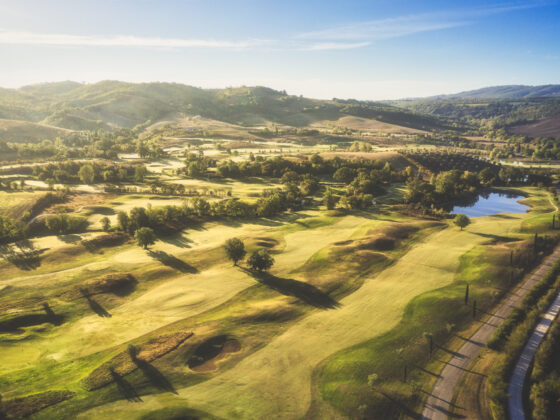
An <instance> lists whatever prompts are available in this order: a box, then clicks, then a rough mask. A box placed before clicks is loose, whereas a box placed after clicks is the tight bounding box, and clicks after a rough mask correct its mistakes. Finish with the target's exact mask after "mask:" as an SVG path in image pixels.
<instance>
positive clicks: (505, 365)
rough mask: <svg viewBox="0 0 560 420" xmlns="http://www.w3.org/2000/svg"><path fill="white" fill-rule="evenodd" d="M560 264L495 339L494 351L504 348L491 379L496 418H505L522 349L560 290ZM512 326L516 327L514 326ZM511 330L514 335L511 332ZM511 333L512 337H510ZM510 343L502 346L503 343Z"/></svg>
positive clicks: (490, 386) (546, 276) (490, 393)
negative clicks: (511, 382)
mask: <svg viewBox="0 0 560 420" xmlns="http://www.w3.org/2000/svg"><path fill="white" fill-rule="evenodd" d="M559 273H560V262H557V263H555V264H554V266H553V267H552V268H551V269H550V270H549V271H548V272H547V274H546V275H545V277H544V278H543V279H542V280H541V281H540V282H539V283H537V284H536V285H535V287H534V288H533V289H532V290H531V291H530V292H529V293H528V294H527V296H525V298H524V299H523V302H522V304H521V307H520V308H519V309H520V311H518V312H516V313H515V314H513V316H512V318H511V320H509V319H508V321H506V322H505V323H504V324H502V325H506V324H507V327H504V328H503V329H502V330H500V329H498V330H497V331H496V333H495V337H496V338H494V337H493V342H494V343H493V347H494V348H504V349H505V350H504V351H501V352H500V353H499V355H498V356H497V357H496V359H495V363H494V366H493V368H492V370H491V371H490V374H489V376H488V395H489V398H490V410H491V412H492V415H493V417H494V418H495V419H497V420H501V419H505V418H506V413H507V408H506V407H507V400H508V393H507V388H508V382H509V379H510V376H511V373H512V371H513V369H514V367H515V364H516V363H517V359H518V358H519V356H520V354H521V352H522V351H523V347H524V346H525V343H526V342H527V340H528V338H529V337H530V335H531V333H532V332H533V329H534V327H535V325H536V324H537V323H538V321H539V319H540V316H541V314H542V312H543V311H544V310H545V309H546V308H548V306H550V304H551V303H552V301H553V300H554V298H555V297H556V295H557V293H558V291H559V290H560V277H559V276H558V274H559ZM512 324H514V325H513V326H512ZM509 331H511V332H509ZM508 332H509V334H507V333H508ZM506 339H507V341H506V342H505V343H504V344H503V345H502V346H501V347H500V346H499V344H500V342H501V341H503V340H506Z"/></svg>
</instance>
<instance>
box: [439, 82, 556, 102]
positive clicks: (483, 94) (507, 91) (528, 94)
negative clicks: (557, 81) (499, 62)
mask: <svg viewBox="0 0 560 420" xmlns="http://www.w3.org/2000/svg"><path fill="white" fill-rule="evenodd" d="M549 96H556V97H558V96H560V85H541V86H527V85H504V86H489V87H485V88H481V89H476V90H469V91H465V92H459V93H455V94H451V95H441V96H437V97H435V98H448V99H473V98H474V99H514V98H543V97H549Z"/></svg>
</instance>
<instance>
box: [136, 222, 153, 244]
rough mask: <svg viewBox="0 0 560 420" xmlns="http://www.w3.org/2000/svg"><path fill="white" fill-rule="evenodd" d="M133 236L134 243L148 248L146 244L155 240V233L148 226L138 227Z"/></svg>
mask: <svg viewBox="0 0 560 420" xmlns="http://www.w3.org/2000/svg"><path fill="white" fill-rule="evenodd" d="M134 237H135V238H136V243H137V244H138V245H139V246H141V247H144V249H148V246H149V245H152V244H154V242H155V241H156V235H155V233H154V231H153V230H152V229H151V228H149V227H142V228H140V229H138V230H137V231H136V234H135V235H134Z"/></svg>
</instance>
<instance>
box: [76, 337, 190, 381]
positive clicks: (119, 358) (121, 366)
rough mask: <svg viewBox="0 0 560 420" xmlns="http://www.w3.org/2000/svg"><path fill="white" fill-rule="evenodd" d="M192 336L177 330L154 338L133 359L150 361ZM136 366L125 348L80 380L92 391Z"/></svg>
mask: <svg viewBox="0 0 560 420" xmlns="http://www.w3.org/2000/svg"><path fill="white" fill-rule="evenodd" d="M192 336H193V333H192V332H191V331H179V332H176V333H175V334H169V335H164V336H161V337H158V338H154V339H152V340H150V341H148V342H147V343H145V344H144V345H142V347H141V348H140V350H139V352H138V353H137V354H136V356H135V359H136V360H139V361H142V362H144V363H150V362H152V361H154V360H156V359H158V358H160V357H162V356H163V355H165V354H167V353H169V352H170V351H172V350H175V349H176V348H177V347H179V346H180V345H181V344H183V343H184V342H185V341H186V340H187V339H189V338H190V337H192ZM137 367H138V366H137V363H135V360H133V358H132V357H131V355H130V352H129V351H126V350H125V351H122V352H121V353H119V354H117V355H116V356H115V357H113V358H112V359H111V360H109V361H108V362H106V363H104V364H103V365H101V366H99V367H98V368H97V369H95V370H94V371H93V372H91V373H90V374H89V376H88V377H87V378H85V379H84V380H83V381H82V384H83V386H84V388H85V389H87V390H88V391H93V390H95V389H99V388H101V387H104V386H105V385H108V384H110V383H111V382H113V381H114V380H115V376H119V377H123V376H125V375H128V374H129V373H131V372H133V371H135V370H136V369H137Z"/></svg>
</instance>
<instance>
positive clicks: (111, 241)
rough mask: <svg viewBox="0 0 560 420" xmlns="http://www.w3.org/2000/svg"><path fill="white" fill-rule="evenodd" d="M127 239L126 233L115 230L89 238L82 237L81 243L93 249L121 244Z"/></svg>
mask: <svg viewBox="0 0 560 420" xmlns="http://www.w3.org/2000/svg"><path fill="white" fill-rule="evenodd" d="M129 239H130V237H129V236H128V235H127V234H126V233H122V232H117V233H107V234H104V235H99V236H96V237H95V238H91V239H84V240H83V241H82V242H81V243H82V245H83V246H85V247H86V248H87V249H88V250H91V251H94V250H97V249H99V248H105V247H110V246H119V245H122V244H123V243H125V242H126V241H127V240H129Z"/></svg>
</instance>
